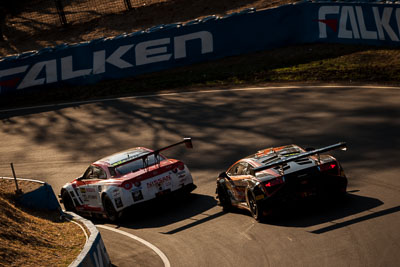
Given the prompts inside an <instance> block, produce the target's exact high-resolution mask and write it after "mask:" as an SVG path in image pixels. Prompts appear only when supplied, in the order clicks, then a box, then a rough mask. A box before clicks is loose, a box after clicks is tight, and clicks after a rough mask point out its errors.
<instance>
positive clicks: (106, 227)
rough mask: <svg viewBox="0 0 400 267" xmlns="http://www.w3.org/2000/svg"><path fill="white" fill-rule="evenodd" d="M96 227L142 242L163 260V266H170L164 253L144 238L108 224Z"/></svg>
mask: <svg viewBox="0 0 400 267" xmlns="http://www.w3.org/2000/svg"><path fill="white" fill-rule="evenodd" d="M96 227H98V228H103V229H107V230H110V231H113V232H115V233H118V234H121V235H124V236H126V237H129V238H132V239H134V240H136V241H138V242H140V243H142V244H143V245H145V246H147V247H149V248H150V249H151V250H153V251H154V252H155V253H156V254H157V255H158V256H159V257H160V258H161V260H162V261H163V263H164V266H165V267H170V266H171V264H170V262H169V260H168V258H167V256H165V254H164V253H163V252H162V251H161V250H160V249H159V248H157V247H156V246H154V245H153V244H151V243H150V242H147V241H146V240H144V239H142V238H140V237H137V236H135V235H133V234H130V233H127V232H124V231H122V230H118V229H115V228H112V227H109V226H105V225H96Z"/></svg>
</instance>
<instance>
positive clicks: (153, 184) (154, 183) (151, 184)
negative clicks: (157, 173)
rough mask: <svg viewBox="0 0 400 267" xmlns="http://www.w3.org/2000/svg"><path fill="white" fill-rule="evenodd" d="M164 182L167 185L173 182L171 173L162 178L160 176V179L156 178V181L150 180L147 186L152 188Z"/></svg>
mask: <svg viewBox="0 0 400 267" xmlns="http://www.w3.org/2000/svg"><path fill="white" fill-rule="evenodd" d="M162 184H166V185H169V184H171V176H170V175H166V176H164V177H162V178H159V179H156V180H154V181H151V182H148V183H147V188H151V187H154V186H160V185H162Z"/></svg>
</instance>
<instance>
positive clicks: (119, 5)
mask: <svg viewBox="0 0 400 267" xmlns="http://www.w3.org/2000/svg"><path fill="white" fill-rule="evenodd" d="M13 1H16V2H15V3H12V2H11V1H1V0H0V17H2V18H1V19H2V21H3V22H2V24H3V25H2V28H3V29H4V32H8V34H12V33H13V32H18V33H26V34H27V35H32V34H35V33H36V32H40V31H43V30H48V29H52V28H56V27H66V26H68V25H71V24H76V23H84V22H88V21H90V20H93V19H96V18H99V17H102V16H104V15H108V14H114V13H119V12H124V11H129V10H132V9H135V8H137V7H141V6H146V5H151V4H155V3H161V2H166V1H168V0H31V1H26V0H25V1H24V0H22V1H21V0H19V1H18V0H13Z"/></svg>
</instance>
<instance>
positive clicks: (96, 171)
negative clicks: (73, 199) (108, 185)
mask: <svg viewBox="0 0 400 267" xmlns="http://www.w3.org/2000/svg"><path fill="white" fill-rule="evenodd" d="M106 178H107V174H106V172H105V171H104V170H103V169H102V168H100V167H97V166H89V168H88V169H87V170H86V171H85V174H84V175H83V179H106Z"/></svg>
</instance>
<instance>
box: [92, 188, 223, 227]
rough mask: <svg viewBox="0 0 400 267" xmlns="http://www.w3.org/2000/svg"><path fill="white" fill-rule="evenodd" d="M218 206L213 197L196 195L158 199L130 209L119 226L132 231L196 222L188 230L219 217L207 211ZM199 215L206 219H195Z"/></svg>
mask: <svg viewBox="0 0 400 267" xmlns="http://www.w3.org/2000/svg"><path fill="white" fill-rule="evenodd" d="M216 205H217V201H216V200H215V199H214V198H213V197H211V196H207V195H200V194H195V193H192V194H190V195H188V196H185V197H181V196H176V197H173V198H168V199H157V200H154V201H151V202H149V203H144V204H143V205H141V206H136V207H135V206H133V207H132V208H128V209H127V210H126V211H125V212H124V214H123V215H122V217H121V218H120V220H119V222H118V223H117V225H118V226H120V227H125V228H131V229H143V228H158V227H163V226H166V225H170V224H173V223H177V222H179V221H183V220H186V219H190V220H193V221H194V222H196V223H195V224H193V225H192V224H189V226H187V227H186V228H185V229H187V228H190V227H191V226H190V225H192V226H195V225H198V224H200V223H202V222H206V221H208V220H211V219H213V218H216V217H218V216H217V215H211V214H208V213H207V210H210V209H211V208H213V207H215V206H216ZM218 214H219V213H218ZM197 215H202V216H204V217H202V218H201V219H194V218H193V217H195V216H197ZM221 215H222V214H221ZM103 223H108V222H107V221H105V220H99V221H95V224H103ZM182 230H183V229H182ZM178 231H179V230H178ZM178 231H174V232H178Z"/></svg>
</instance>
